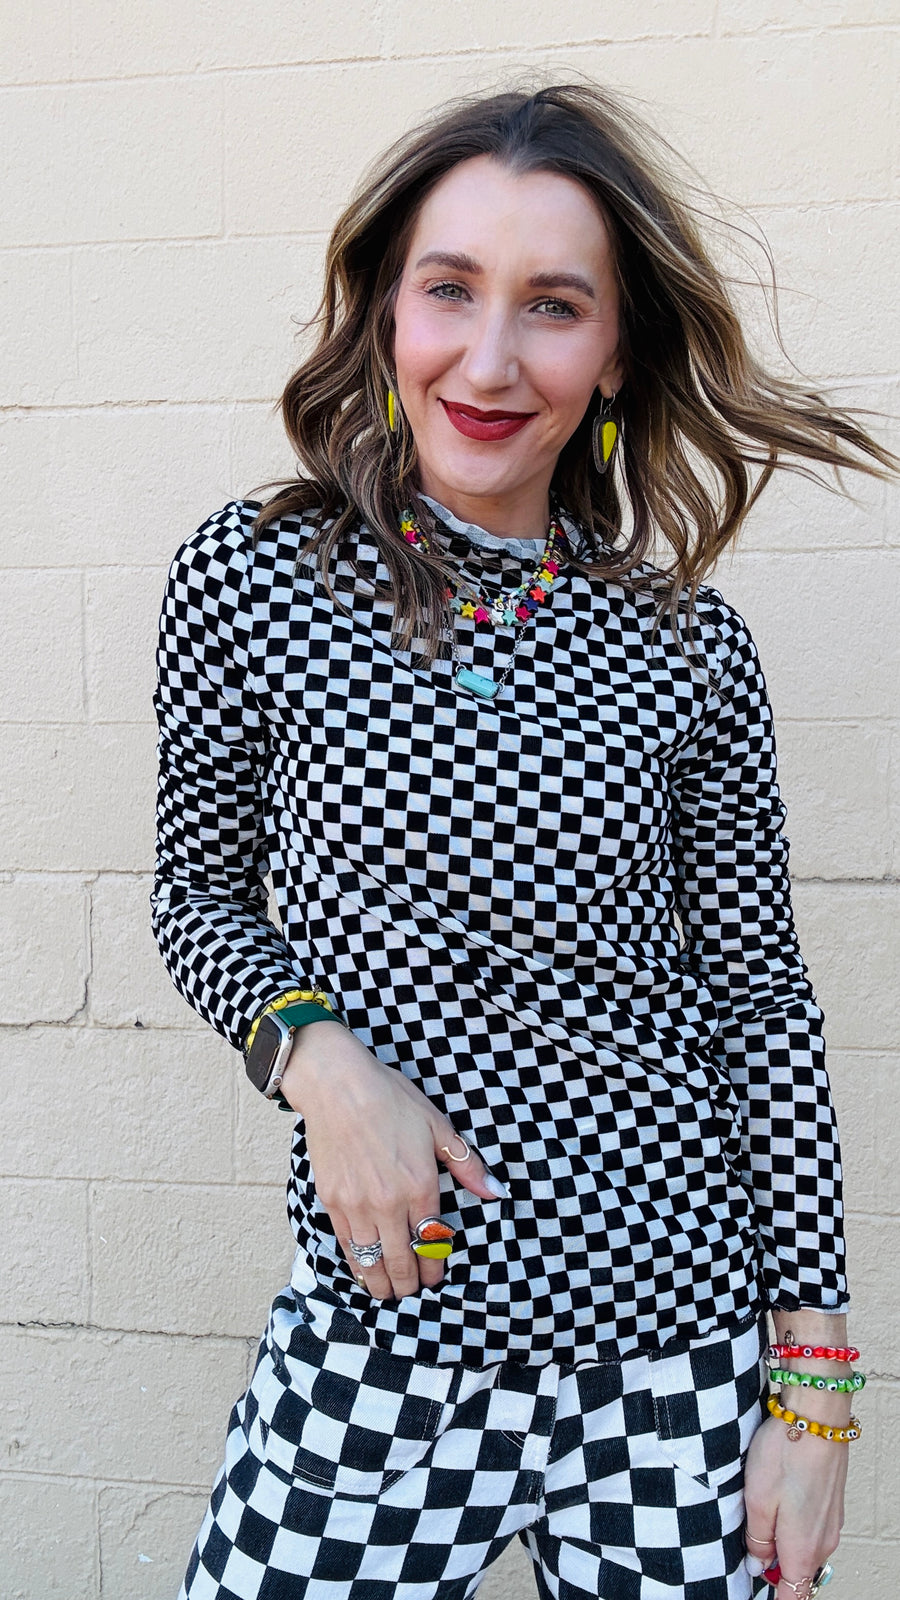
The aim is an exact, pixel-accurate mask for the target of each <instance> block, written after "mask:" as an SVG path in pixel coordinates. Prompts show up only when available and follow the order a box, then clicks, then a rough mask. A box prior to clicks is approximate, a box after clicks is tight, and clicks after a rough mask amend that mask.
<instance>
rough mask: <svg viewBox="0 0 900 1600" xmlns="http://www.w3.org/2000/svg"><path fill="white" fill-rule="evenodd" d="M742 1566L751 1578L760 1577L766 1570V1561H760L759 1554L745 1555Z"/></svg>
mask: <svg viewBox="0 0 900 1600" xmlns="http://www.w3.org/2000/svg"><path fill="white" fill-rule="evenodd" d="M744 1566H745V1567H746V1568H747V1571H748V1572H749V1574H750V1576H751V1578H761V1577H762V1575H763V1573H764V1572H765V1570H766V1563H765V1562H764V1561H760V1559H759V1556H745V1557H744Z"/></svg>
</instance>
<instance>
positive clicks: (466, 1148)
mask: <svg viewBox="0 0 900 1600" xmlns="http://www.w3.org/2000/svg"><path fill="white" fill-rule="evenodd" d="M433 1132H434V1153H435V1155H436V1157H437V1159H438V1161H441V1162H443V1164H444V1166H445V1167H447V1168H448V1170H449V1171H450V1172H452V1173H453V1181H454V1183H458V1184H459V1185H460V1187H461V1188H463V1189H468V1190H469V1192H470V1193H471V1194H477V1195H478V1197H479V1199H481V1200H508V1199H509V1190H508V1189H507V1188H506V1185H505V1184H503V1183H501V1182H500V1179H499V1178H495V1176H494V1174H493V1173H492V1172H489V1171H488V1169H487V1167H486V1166H485V1164H484V1162H483V1161H482V1159H481V1157H480V1155H479V1154H478V1151H477V1150H475V1149H473V1148H472V1146H471V1145H470V1144H469V1143H468V1142H467V1141H466V1140H465V1139H463V1137H462V1135H461V1134H458V1133H457V1132H456V1129H455V1128H454V1127H453V1126H452V1124H451V1123H449V1122H446V1121H445V1120H444V1119H443V1118H440V1119H439V1120H438V1122H437V1124H436V1126H435V1128H434V1130H433Z"/></svg>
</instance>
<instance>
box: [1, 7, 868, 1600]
mask: <svg viewBox="0 0 900 1600" xmlns="http://www.w3.org/2000/svg"><path fill="white" fill-rule="evenodd" d="M3 34H4V42H3V46H2V49H0V72H2V79H3V85H4V86H3V87H2V89H0V124H2V125H0V144H2V147H3V149H4V151H5V152H6V154H7V156H8V158H9V160H8V168H9V173H8V179H7V180H6V181H7V182H8V189H7V191H6V193H5V194H4V197H3V201H2V205H0V218H2V229H3V237H2V250H0V272H2V280H3V287H2V295H3V311H2V316H0V342H2V346H3V355H2V364H0V370H2V374H3V377H2V385H3V395H2V404H3V410H2V412H0V434H2V442H3V447H4V457H5V461H6V463H7V465H6V466H5V469H4V473H3V483H4V488H3V510H4V521H5V528H4V539H3V543H2V550H0V564H2V566H3V568H4V572H3V580H2V581H3V584H4V589H5V600H6V604H5V606H4V627H3V630H2V637H0V649H2V652H3V657H4V666H5V669H6V670H5V672H4V675H3V683H2V691H0V693H2V704H0V720H2V725H0V750H2V770H3V774H4V781H3V785H2V789H3V795H2V807H3V823H2V829H0V902H2V908H3V917H4V927H5V928H8V930H9V937H8V938H6V939H4V955H3V963H2V967H0V1008H2V1009H0V1023H2V1040H3V1059H2V1064H0V1092H2V1108H0V1233H2V1238H3V1241H4V1253H3V1254H4V1259H3V1271H2V1273H0V1302H2V1303H0V1350H2V1356H0V1363H2V1371H3V1381H2V1389H0V1408H2V1418H3V1427H2V1439H3V1451H4V1461H3V1472H2V1476H0V1545H2V1546H3V1547H4V1548H3V1552H2V1555H0V1572H2V1579H0V1591H2V1594H3V1596H4V1597H5V1600H97V1597H98V1596H99V1597H100V1600H164V1597H171V1596H173V1595H174V1593H175V1591H176V1588H177V1583H178V1580H179V1577H180V1573H181V1570H182V1568H183V1565H184V1560H185V1558H186V1553H187V1548H188V1545H189V1542H190V1538H191V1537H192V1534H193V1531H194V1528H195V1525H196V1522H197V1520H198V1518H199V1516H200V1515H201V1512H202V1508H203V1504H204V1499H205V1492H206V1489H207V1488H208V1484H209V1481H210V1478H211V1474H212V1472H213V1470H214V1468H215V1465H216V1463H217V1460H218V1454H219V1449H220V1444H221V1440H222V1436H223V1429H224V1424H225V1419H226V1415H227V1411H228V1409H229V1407H230V1404H231V1403H232V1401H233V1399H234V1397H235V1395H236V1394H237V1392H238V1391H239V1389H240V1387H241V1385H242V1381H243V1378H244V1374H245V1372H246V1369H247V1364H248V1360H249V1359H250V1356H251V1353H252V1350H253V1346H254V1343H255V1339H256V1337H257V1336H258V1334H259V1332H260V1330H261V1326H262V1319H263V1315H264V1311H265V1307H266V1305H267V1303H268V1300H269V1298H270V1296H271V1294H272V1292H274V1291H275V1290H276V1289H277V1288H278V1287H279V1286H280V1284H281V1282H282V1281H283V1279H282V1275H283V1273H284V1272H285V1270H286V1268H287V1265H288V1261H289V1257H290V1238H289V1234H288V1230H287V1224H286V1221H285V1218H284V1215H283V1204H282V1186H283V1179H284V1174H285V1168H286V1157H287V1142H288V1126H287V1121H286V1119H284V1118H282V1117H280V1116H279V1115H278V1114H277V1113H275V1112H272V1111H271V1110H270V1108H269V1107H268V1106H265V1105H263V1104H262V1103H261V1102H259V1100H258V1099H257V1098H256V1097H255V1096H254V1094H253V1092H252V1091H250V1090H249V1089H248V1088H247V1086H246V1085H245V1082H244V1080H243V1075H242V1072H241V1070H240V1064H239V1062H238V1060H237V1058H236V1057H234V1056H233V1055H232V1053H231V1052H230V1051H229V1049H228V1048H227V1046H225V1045H224V1044H223V1043H222V1042H221V1041H220V1040H218V1039H217V1038H216V1037H215V1036H213V1035H212V1034H211V1033H209V1032H208V1031H207V1030H206V1029H205V1028H204V1027H203V1026H202V1025H201V1024H200V1023H199V1022H198V1021H197V1020H196V1019H195V1018H194V1017H193V1014H192V1013H191V1012H190V1011H189V1010H188V1009H187V1007H186V1006H185V1005H184V1004H183V1002H182V1001H181V1000H180V999H179V998H178V997H177V996H176V994H175V992H174V990H173V989H172V988H171V986H170V985H169V981H168V978H167V977H166V975H165V973H164V972H163V969H162V966H161V964H160V962H159V959H158V956H157V954H156V949H155V946H154V944H153V942H152V939H151V935H150V932H149V929H148V920H147V915H148V914H147V892H148V883H149V879H148V873H149V869H150V866H151V861H152V816H153V766H154V729H153V725H152V720H151V703H150V696H151V689H152V675H153V639H154V632H155V623H156V613H157V608H158V604H159V598H160V594H161V588H162V582H163V576H164V570H165V567H166V564H167V562H168V560H169V558H170V556H171V555H172V553H173V551H174V550H175V548H176V546H177V545H178V543H179V542H180V541H181V539H182V538H183V537H184V535H185V534H186V533H187V532H189V531H190V530H191V529H193V528H194V527H195V526H196V525H197V524H198V523H199V522H200V521H201V520H202V519H203V518H204V517H205V516H206V515H207V513H208V512H210V511H211V510H213V509H215V508H217V507H218V506H220V505H221V504H222V503H223V502H224V501H225V500H226V499H227V498H229V497H230V496H231V495H232V494H233V493H235V492H241V491H247V490H248V489H250V488H252V487H253V486H255V485H257V484H259V483H260V482H262V481H264V480H266V479H267V478H269V477H271V476H273V475H275V474H277V473H279V472H282V471H285V470H289V468H290V461H289V456H288V452H287V450H286V447H285V445H284V444H283V443H282V441H281V438H280V432H279V426H278V424H277V422H276V421H275V420H274V419H273V416H272V410H271V406H272V400H273V398H274V396H275V395H276V394H277V392H278V390H279V388H280V385H281V383H282V381H283V379H284V377H285V376H286V374H287V373H288V371H289V370H290V368H291V365H292V363H293V361H294V358H295V354H296V345H295V342H294V340H295V336H296V329H295V321H296V319H298V318H301V317H302V316H303V315H304V314H305V313H307V312H308V311H309V310H310V309H311V308H312V306H313V304H314V301H315V297H316V289H317V284H318V276H319V264H320V260H321V254H322V246H323V241H324V238H325V236H326V233H327V229H328V227H329V224H330V222H331V220H332V218H333V217H334V215H335V212H336V210H337V208H338V207H339V205H340V204H341V202H342V200H343V198H344V197H345V195H346V194H347V192H348V189H349V188H350V186H351V185H352V183H353V182H354V181H355V179H356V177H357V175H358V173H359V171H360V169H361V167H362V165H363V164H364V163H365V162H366V161H367V160H368V159H369V158H370V157H371V156H373V155H374V154H375V153H376V151H377V150H378V149H379V148H380V147H381V146H383V145H384V144H385V143H386V142H387V140H388V139H389V138H390V137H391V136H392V135H394V134H395V133H397V132H399V131H400V130H402V129H403V128H404V127H405V126H407V125H408V124H409V123H410V122H411V121H412V120H414V119H415V117H416V116H417V114H418V113H419V112H420V111H421V110H423V109H424V108H426V107H428V106H430V105H432V104H433V103H435V102H437V101H439V100H441V99H444V98H446V97H448V96H449V95H451V94H453V93H454V92H457V91H459V90H461V89H470V88H473V87H478V86H489V85H493V84H495V83H496V82H498V81H499V80H504V81H508V80H509V79H510V78H512V77H514V76H515V75H516V73H518V72H522V71H528V72H534V71H536V70H537V71H540V72H542V73H544V72H552V73H553V74H554V75H555V76H557V77H560V78H564V77H566V76H568V75H569V74H570V73H571V72H578V73H586V74H589V75H592V76H595V77H596V78H598V79H601V80H604V81H607V82H609V83H610V84H612V85H615V86H619V87H621V88H625V89H628V90H632V91H634V92H635V93H637V94H639V95H640V96H641V97H643V98H644V99H645V100H646V101H647V102H649V104H650V105H651V106H652V107H654V108H655V111H654V115H655V117H656V120H657V122H658V125H659V126H660V127H661V128H663V129H664V131H666V132H667V133H668V134H669V135H670V137H671V138H672V139H673V140H674V141H675V143H676V144H677V145H679V146H680V147H681V148H682V149H683V150H684V151H685V153H686V154H687V155H688V156H689V157H690V158H691V159H692V160H693V161H694V162H695V163H696V164H697V166H698V167H699V168H700V170H701V172H702V173H703V175H704V177H705V178H706V179H707V180H708V181H709V182H710V183H711V184H712V186H713V187H714V188H715V189H717V190H718V191H719V192H721V193H723V194H726V195H729V196H730V197H731V198H733V199H734V200H736V201H738V202H740V203H741V204H742V205H743V206H745V207H746V208H747V211H748V216H749V218H751V219H752V220H753V222H754V223H755V224H760V225H762V227H763V228H764V229H765V231H766V233H767V235H768V237H769V239H770V241H771V244H772V247H773V249H774V252H775V256H776V259H777V261H778V264H779V268H780V273H781V278H782V282H783V285H784V293H783V296H782V302H781V314H782V321H783V328H784V333H785V337H786V339H787V342H788V346H789V349H790V351H791V354H792V355H793V356H794V358H795V359H796V361H797V362H798V365H799V366H800V367H801V368H802V369H803V370H804V371H806V372H808V373H811V374H814V375H816V376H817V377H819V378H820V379H823V380H825V381H827V382H829V383H831V384H832V385H833V386H834V387H835V388H836V389H837V390H839V392H840V393H841V395H842V396H844V397H845V398H846V399H847V400H848V401H853V402H856V403H861V404H866V405H871V406H873V407H875V408H877V409H879V410H884V411H887V412H893V414H894V415H895V417H896V415H897V413H898V412H900V404H898V397H900V378H898V371H900V314H898V305H900V296H898V294H897V279H896V228H897V216H898V199H900V188H898V155H900V139H898V130H900V99H898V96H897V94H896V83H897V80H898V65H900V63H898V52H897V42H898V37H900V11H898V8H897V4H896V0H815V3H813V0H754V3H752V4H751V3H750V0H718V3H716V0H681V3H680V4H679V5H677V6H676V5H672V4H668V3H665V0H605V3H604V5H602V6H600V5H596V4H592V3H591V0H557V3H556V4H555V5H554V6H552V7H548V6H547V5H545V4H541V5H538V4H537V3H535V0H515V3H513V0H493V3H491V0H480V3H475V0H457V3H452V4H447V3H446V0H445V3H442V4H434V3H428V0H416V3H413V0H392V3H390V4H388V3H385V4H383V5H382V4H377V3H365V0H342V3H341V4H340V5H338V4H336V3H333V0H319V3H318V4H315V5H313V4H310V3H308V0H260V3H259V4H257V5H255V6H248V5H246V4H238V3H237V0H219V3H217V4H213V3H212V0H193V3H190V0H189V3H188V4H185V3H184V0H158V3H156V4H155V5H153V6H149V7H137V6H123V5H122V4H121V0H70V3H69V4H68V5H66V3H65V0H32V3H31V5H30V6H27V7H26V6H24V5H20V6H13V5H9V6H7V7H6V11H5V15H4V20H3ZM748 314H750V315H752V316H754V317H756V318H757V319H759V312H758V309H755V310H754V309H753V307H751V306H749V303H748ZM883 432H884V436H886V437H888V438H890V437H891V436H893V440H894V443H895V446H896V444H897V443H898V429H897V425H896V423H894V424H884V425H883ZM858 495H859V498H858V501H857V503H855V504H853V503H850V502H847V501H843V500H839V499H836V498H834V497H831V496H829V495H827V494H826V493H824V492H823V491H822V490H817V489H813V488H810V487H809V486H807V485H804V484H802V483H801V482H799V481H796V482H791V483H788V484H787V485H786V486H780V487H778V488H777V489H775V490H772V491H771V492H770V493H769V494H768V495H767V497H766V499H765V500H764V502H763V503H762V504H761V506H760V507H759V509H758V511H757V513H756V514H755V515H754V518H753V521H752V525H751V526H750V527H749V529H748V531H747V536H746V538H745V540H744V544H743V548H742V552H741V553H740V554H739V555H738V556H737V557H735V558H734V559H733V560H732V561H730V562H727V563H725V564H724V566H723V568H722V569H720V574H719V580H718V581H719V582H720V584H721V585H722V587H723V588H724V589H725V592H726V594H727V595H728V596H729V598H731V599H732V600H734V601H735V602H736V603H737V604H738V605H740V606H742V607H743V609H744V610H745V612H746V614H747V616H748V618H749V620H750V622H751V625H752V626H753V628H754V630H755V632H756V634H757V637H758V640H759V644H760V647H761V650H762V653H763V659H764V662H765V663H766V665H767V669H768V675H769V679H770V686H771V690H772V696H773V700H774V703H775V708H776V713H777V715H778V718H779V725H780V735H781V752H782V772H783V787H784V791H785V795H786V798H787V801H788V804H789V808H790V828H789V832H790V835H791V838H792V841H793V849H794V854H793V861H794V874H795V880H796V904H797V912H798V919H799V923H800V927H801V932H802V934H803V937H804V941H805V951H806V954H807V959H808V962H809V965H810V967H811V970H812V973H813V977H814V980H815V981H816V983H817V986H818V988H819V993H820V997H821V999H822V1001H823V1003H824V1005H825V1007H826V1009H827V1011H828V1014H829V1018H830V1037H831V1045H832V1055H831V1061H832V1065H833V1077H834V1086H835V1092H836V1096H837V1100H838V1102H839V1109H840V1112H841V1114H842V1125H843V1133H844V1141H845V1154H846V1164H847V1175H848V1181H847V1189H848V1203H849V1208H850V1223H849V1232H850V1243H851V1249H852V1258H851V1259H852V1265H853V1288H854V1293H855V1314H854V1319H853V1327H854V1330H855V1333H856V1336H857V1338H859V1339H860V1340H861V1341H862V1342H864V1344H865V1347H866V1351H865V1354H866V1358H867V1359H866V1365H867V1366H868V1368H869V1370H870V1371H871V1372H873V1373H876V1374H878V1376H879V1381H878V1382H877V1383H875V1384H874V1385H873V1387H872V1388H870V1389H869V1390H867V1392H866V1395H865V1404H864V1406H862V1407H861V1409H862V1411H863V1414H864V1418H865V1421H866V1424H867V1427H866V1435H865V1438H864V1439H863V1440H862V1441H861V1443H860V1445H859V1446H858V1447H856V1448H855V1449H854V1452H853V1473H852V1487H851V1492H850V1505H849V1516H848V1524H847V1532H846V1539H845V1543H844V1546H843V1548H842V1551H841V1554H840V1558H839V1560H840V1569H839V1571H840V1575H839V1580H838V1581H837V1582H836V1584H835V1586H834V1588H833V1589H832V1591H831V1593H833V1595H834V1600H851V1596H852V1597H853V1600H893V1597H894V1595H895V1593H896V1571H897V1563H898V1560H900V1509H898V1508H900V1470H898V1455H897V1450H896V1446H895V1443H894V1441H895V1439H896V1431H895V1430H896V1427H897V1426H898V1425H900V1282H898V1279H897V1276H896V1271H895V1270H894V1266H893V1263H894V1262H895V1261H896V1251H897V1249H898V1245H900V1227H898V1222H897V1215H898V1211H900V1124H898V1119H897V1117H896V1114H895V1105H896V1099H897V1088H896V1086H897V1085H898V1084H900V1077H898V1067H900V1059H898V1052H900V1020H898V1009H897V1002H896V988H897V944H898V926H900V890H898V884H897V876H896V873H897V864H896V843H895V841H896V836H897V826H896V824H897V815H898V798H900V783H898V763H897V748H898V747H897V717H898V705H900V698H898V694H900V652H898V638H900V632H898V627H897V617H898V614H900V548H898V542H900V541H898V518H897V508H898V497H897V494H896V492H895V491H894V490H889V489H888V488H886V487H884V486H875V487H871V486H865V485H864V486H863V487H862V488H861V489H860V490H859V491H858ZM532 1592H533V1586H532V1582H531V1579H530V1577H529V1576H528V1575H527V1573H526V1572H525V1571H524V1568H523V1566H522V1564H521V1560H520V1558H519V1557H517V1556H516V1555H511V1556H510V1557H509V1559H507V1560H505V1561H504V1562H503V1563H502V1564H501V1566H500V1567H499V1568H497V1569H495V1571H494V1573H492V1574H491V1576H490V1577H489V1579H488V1580H487V1583H486V1584H485V1587H484V1589H483V1591H482V1593H483V1595H484V1596H485V1600H488V1597H490V1600H501V1597H504V1600H513V1597H514V1596H516V1597H517V1596H520V1595H528V1594H531V1593H532Z"/></svg>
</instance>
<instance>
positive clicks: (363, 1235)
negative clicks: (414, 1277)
mask: <svg viewBox="0 0 900 1600" xmlns="http://www.w3.org/2000/svg"><path fill="white" fill-rule="evenodd" d="M338 1238H339V1240H340V1245H341V1249H342V1250H343V1252H344V1255H345V1256H346V1258H347V1265H348V1266H349V1268H350V1271H351V1272H352V1273H353V1276H354V1278H357V1279H358V1278H363V1279H364V1280H365V1285H366V1288H367V1289H368V1291H369V1293H370V1294H371V1295H372V1296H373V1297H374V1298H375V1299H376V1300H390V1299H391V1298H392V1295H393V1289H392V1288H391V1280H390V1278H389V1277H388V1274H387V1272H386V1270H385V1265H384V1260H383V1258H382V1260H380V1261H378V1262H376V1264H375V1266H373V1267H365V1266H363V1265H362V1263H361V1262H359V1261H357V1259H356V1257H355V1255H354V1254H353V1251H352V1250H351V1248H350V1243H351V1240H352V1241H353V1243H354V1244H357V1245H362V1244H374V1243H375V1241H376V1239H379V1238H380V1235H379V1232H378V1225H377V1223H375V1222H373V1221H372V1220H371V1218H365V1217H358V1218H354V1219H353V1220H352V1221H350V1222H348V1223H347V1231H346V1233H344V1232H341V1233H339V1234H338Z"/></svg>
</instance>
